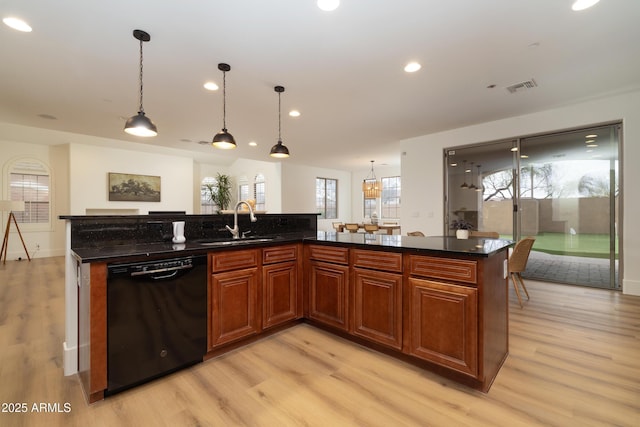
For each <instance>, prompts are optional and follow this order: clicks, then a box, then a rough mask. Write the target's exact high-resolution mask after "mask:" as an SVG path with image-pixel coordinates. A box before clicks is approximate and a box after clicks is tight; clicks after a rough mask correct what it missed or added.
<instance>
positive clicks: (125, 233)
mask: <svg viewBox="0 0 640 427" xmlns="http://www.w3.org/2000/svg"><path fill="white" fill-rule="evenodd" d="M256 217H257V219H258V220H257V221H256V222H253V223H252V222H251V221H250V218H249V215H248V214H239V215H238V228H239V229H240V233H241V234H242V233H246V234H247V236H252V237H259V236H296V237H299V238H305V237H315V236H316V233H317V219H318V215H317V214H258V215H256ZM59 218H60V219H63V220H68V221H71V222H72V227H71V248H95V247H105V246H118V245H132V244H147V243H162V242H170V241H171V238H172V237H173V227H172V224H171V223H172V222H174V221H184V222H185V232H184V234H185V237H186V238H187V240H188V241H190V240H191V241H193V240H203V239H222V238H231V233H229V231H228V230H227V229H226V228H225V225H229V226H230V227H233V214H222V215H182V214H175V215H174V214H171V215H126V216H113V215H104V216H74V215H67V216H65V215H61V216H60V217H59Z"/></svg>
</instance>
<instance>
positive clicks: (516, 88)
mask: <svg viewBox="0 0 640 427" xmlns="http://www.w3.org/2000/svg"><path fill="white" fill-rule="evenodd" d="M537 86H538V83H536V81H535V80H533V79H531V80H527V81H524V82H521V83H516V84H514V85H511V86H507V90H508V91H509V93H516V92H522V91H523V90H528V89H533V88H534V87H537Z"/></svg>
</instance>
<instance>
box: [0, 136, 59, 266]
mask: <svg viewBox="0 0 640 427" xmlns="http://www.w3.org/2000/svg"><path fill="white" fill-rule="evenodd" d="M20 159H36V160H39V161H40V162H42V163H43V164H44V165H46V166H47V168H48V169H49V171H50V186H51V188H66V186H67V185H68V156H67V151H66V149H65V148H64V147H61V148H58V149H57V150H51V149H50V147H48V146H46V145H42V144H40V143H35V144H32V143H27V142H17V141H12V140H0V168H1V169H0V170H1V171H2V173H1V174H0V199H1V200H8V199H9V186H8V182H9V168H10V166H11V164H12V163H14V162H15V161H17V160H20ZM52 194H53V195H54V197H55V198H52V199H51V200H50V203H51V221H50V225H48V226H43V225H42V224H21V225H20V233H21V234H22V238H23V240H24V242H25V245H26V248H27V251H28V253H29V256H31V257H34V258H39V257H49V256H62V255H63V254H64V243H65V234H64V223H63V222H62V221H59V220H58V219H57V218H58V215H61V214H63V213H66V210H67V209H68V197H67V194H68V192H67V191H64V194H61V195H59V197H58V196H57V192H56V191H53V192H52ZM8 216H9V213H8V212H0V223H1V224H2V225H0V231H1V232H2V236H4V231H5V226H6V224H7V218H8ZM9 230H10V233H9V242H8V251H7V259H8V260H16V259H18V258H22V259H26V253H25V249H24V247H23V246H22V242H21V241H20V235H19V234H18V232H17V230H16V228H15V225H14V224H13V222H12V223H11V225H10V228H9ZM38 247H39V249H38Z"/></svg>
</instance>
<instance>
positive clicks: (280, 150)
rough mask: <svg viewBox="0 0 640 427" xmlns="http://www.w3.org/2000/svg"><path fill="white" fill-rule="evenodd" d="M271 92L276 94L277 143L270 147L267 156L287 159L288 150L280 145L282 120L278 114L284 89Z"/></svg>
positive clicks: (280, 88)
mask: <svg viewBox="0 0 640 427" xmlns="http://www.w3.org/2000/svg"><path fill="white" fill-rule="evenodd" d="M273 90H275V91H276V92H277V93H278V143H277V144H276V145H274V146H273V147H271V152H270V153H269V155H270V156H271V157H275V158H278V159H284V158H287V157H289V149H288V148H287V147H286V146H285V145H283V144H282V136H281V130H282V119H281V114H280V113H281V110H282V109H281V103H280V94H281V93H282V92H284V87H283V86H276V87H274V88H273Z"/></svg>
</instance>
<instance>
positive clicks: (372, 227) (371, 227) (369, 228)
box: [364, 224, 380, 234]
mask: <svg viewBox="0 0 640 427" xmlns="http://www.w3.org/2000/svg"><path fill="white" fill-rule="evenodd" d="M378 230H380V227H379V226H378V224H364V231H365V233H369V234H373V233H375V232H376V231H378Z"/></svg>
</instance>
